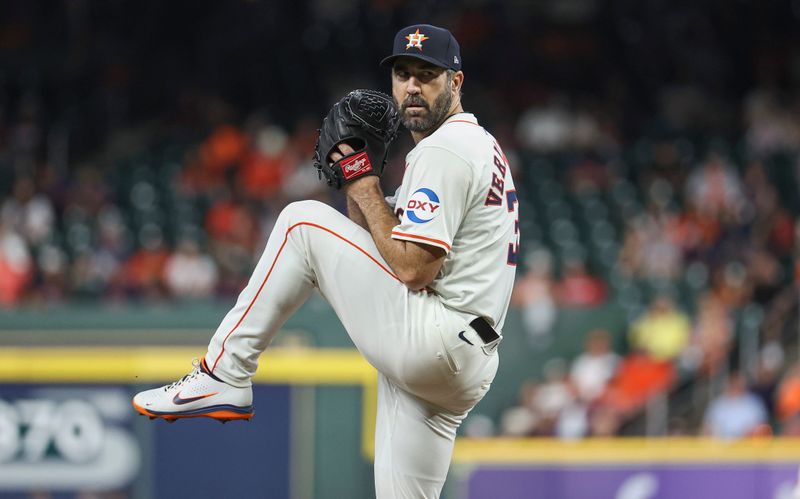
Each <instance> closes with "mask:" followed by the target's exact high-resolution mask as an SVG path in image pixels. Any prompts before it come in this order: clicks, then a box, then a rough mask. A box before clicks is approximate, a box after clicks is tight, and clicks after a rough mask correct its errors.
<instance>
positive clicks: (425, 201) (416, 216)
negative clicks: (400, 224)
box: [406, 187, 441, 224]
mask: <svg viewBox="0 0 800 499" xmlns="http://www.w3.org/2000/svg"><path fill="white" fill-rule="evenodd" d="M440 208H441V202H440V201H439V196H437V195H436V193H435V192H433V191H432V190H431V189H428V188H426V187H423V188H421V189H417V190H416V191H414V193H413V194H411V197H410V198H409V199H408V202H407V203H406V218H408V219H409V220H411V221H412V222H414V223H418V224H424V223H426V222H430V221H431V220H433V219H434V218H436V217H437V216H438V215H439V211H440Z"/></svg>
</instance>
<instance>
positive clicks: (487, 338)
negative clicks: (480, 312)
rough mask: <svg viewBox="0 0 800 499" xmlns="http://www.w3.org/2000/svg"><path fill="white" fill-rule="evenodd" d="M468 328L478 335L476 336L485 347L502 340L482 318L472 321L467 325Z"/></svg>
mask: <svg viewBox="0 0 800 499" xmlns="http://www.w3.org/2000/svg"><path fill="white" fill-rule="evenodd" d="M469 326H470V327H471V328H472V329H474V330H475V332H476V333H478V336H480V338H481V340H483V343H484V344H486V345H491V344H492V343H493V342H497V341H498V340H499V339H500V338H502V336H500V334H498V333H497V331H495V330H494V328H493V327H492V326H490V325H489V323H488V322H486V319H484V318H483V317H478V318H477V319H474V320H473V321H472V322H470V323H469Z"/></svg>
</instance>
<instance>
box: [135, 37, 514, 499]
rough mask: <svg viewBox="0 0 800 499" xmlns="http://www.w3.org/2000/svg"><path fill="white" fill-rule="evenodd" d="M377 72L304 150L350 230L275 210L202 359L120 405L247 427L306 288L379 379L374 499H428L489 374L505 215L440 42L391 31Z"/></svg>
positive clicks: (460, 79)
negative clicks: (339, 201)
mask: <svg viewBox="0 0 800 499" xmlns="http://www.w3.org/2000/svg"><path fill="white" fill-rule="evenodd" d="M381 65H382V66H384V67H387V68H389V69H390V70H391V82H392V96H391V97H389V96H387V95H384V94H381V93H380V92H375V91H370V90H356V91H353V92H351V93H350V94H348V95H347V96H345V97H344V98H343V99H342V100H341V101H339V102H338V103H337V104H336V105H335V106H334V107H333V109H331V111H330V112H329V113H328V115H327V117H326V118H325V120H324V122H323V124H322V127H321V129H320V135H319V139H318V142H317V148H316V157H315V163H316V167H317V169H318V172H319V174H320V176H321V177H322V178H323V179H324V180H325V181H326V182H327V183H328V185H330V186H331V187H332V188H335V189H342V190H343V191H344V193H345V194H346V196H347V205H348V214H349V217H345V216H344V215H342V214H340V213H339V212H337V211H336V210H334V209H333V208H331V207H329V206H327V205H325V204H322V203H319V202H316V201H302V202H297V203H292V204H290V205H288V206H287V207H286V208H285V209H284V210H283V211H282V213H281V214H280V216H279V218H278V221H277V223H276V225H275V228H274V230H273V231H272V234H271V235H270V237H269V240H268V242H267V245H266V248H265V250H264V253H263V255H262V256H261V259H260V260H259V262H258V264H257V266H256V268H255V270H254V271H253V275H252V277H251V278H250V281H249V283H248V284H247V286H246V287H245V288H244V290H243V291H242V292H241V294H240V295H239V298H238V300H237V302H236V304H235V305H234V307H233V308H232V309H231V310H230V312H228V314H227V315H226V316H225V318H224V319H223V320H222V322H221V324H220V325H219V327H218V328H217V330H216V333H215V334H214V336H213V338H212V339H211V342H210V344H209V347H208V352H207V353H206V355H205V357H204V358H203V359H201V361H199V362H196V363H195V366H194V369H193V370H192V371H191V372H190V373H189V374H187V375H186V376H184V377H183V378H182V379H180V380H178V381H176V382H174V383H172V384H170V385H167V386H164V387H161V388H156V389H153V390H148V391H144V392H141V393H139V394H137V395H136V396H135V397H134V399H133V405H134V407H135V408H136V410H137V411H138V412H140V413H141V414H145V415H148V416H151V417H158V418H163V419H167V420H174V419H178V418H187V417H200V416H203V417H210V418H215V419H218V420H222V421H225V420H232V419H249V418H251V417H252V416H253V401H252V390H251V377H252V376H253V374H254V373H255V372H256V368H257V365H258V359H259V356H260V355H261V353H262V352H263V351H264V350H265V349H266V348H267V346H269V344H270V342H271V341H272V338H273V337H274V336H275V334H276V333H277V331H278V330H279V328H280V327H281V325H282V324H283V323H284V322H285V321H286V319H287V318H288V317H289V316H290V315H291V314H293V313H294V312H295V311H296V310H297V309H298V307H299V306H300V305H301V304H302V303H303V302H304V301H305V300H306V298H307V297H308V296H309V294H310V293H311V291H312V290H313V289H314V288H317V289H319V291H320V292H321V294H322V295H323V296H324V297H325V298H326V299H327V300H328V302H329V303H330V304H331V306H332V307H333V309H334V310H335V311H336V314H337V315H338V317H339V319H340V320H341V321H342V324H343V325H344V327H345V329H346V330H347V332H348V334H349V335H350V337H351V338H352V340H353V343H354V344H355V346H356V347H357V348H358V350H359V351H360V352H361V353H362V354H363V355H364V357H365V358H366V359H367V360H368V361H369V362H370V363H371V364H372V365H373V366H375V368H376V369H377V370H378V377H379V381H378V384H379V388H378V408H377V422H376V434H375V490H376V495H377V497H378V498H379V499H384V498H414V499H418V498H436V497H439V494H440V491H441V489H442V486H443V484H444V481H445V478H446V475H447V470H448V468H449V465H450V458H451V454H452V450H453V443H454V440H455V436H456V430H457V429H458V427H459V425H460V424H461V423H462V421H463V420H464V418H465V417H466V416H467V414H468V413H469V411H470V410H471V409H472V408H473V407H474V406H475V404H477V403H478V401H480V400H481V398H482V397H483V396H484V395H485V394H486V392H487V390H489V386H490V385H491V383H492V380H493V379H494V376H495V373H496V371H497V366H498V344H499V343H500V340H501V338H502V335H501V333H500V332H501V331H502V329H503V323H504V321H505V317H506V312H507V309H508V303H509V299H510V296H511V289H512V285H513V281H514V273H515V268H516V263H517V258H518V253H519V246H518V245H519V222H518V220H519V219H518V203H517V196H516V191H515V189H514V181H513V180H512V178H511V169H510V167H509V164H508V160H507V159H506V156H505V155H504V154H503V151H502V149H501V148H500V145H499V144H498V143H497V141H496V140H495V139H494V137H492V135H491V134H490V133H489V132H487V131H486V130H485V129H484V128H483V127H481V125H480V124H479V122H478V120H477V118H476V117H475V116H473V115H472V114H470V113H466V112H464V110H463V108H462V105H461V88H462V85H463V83H464V73H463V72H462V70H461V68H462V61H461V54H460V50H459V45H458V43H457V41H456V39H455V38H454V37H453V35H452V34H451V33H450V32H449V31H447V30H446V29H443V28H439V27H435V26H431V25H427V24H419V25H413V26H409V27H407V28H403V29H401V30H400V31H399V32H398V33H397V35H396V36H395V38H394V47H393V51H392V53H391V55H389V56H388V57H386V58H385V59H384V60H383V61H382V62H381ZM399 123H402V124H403V125H404V126H405V128H406V129H408V130H409V131H410V132H411V136H412V137H413V139H414V142H415V144H416V145H415V147H414V148H413V149H412V150H411V151H410V152H409V153H408V155H407V156H406V167H405V173H404V175H403V181H402V183H401V185H400V187H399V189H398V190H397V192H396V193H395V194H394V195H392V196H388V197H386V196H384V193H383V192H382V191H381V187H380V184H379V177H380V175H381V173H382V172H383V169H384V166H385V163H386V158H387V155H388V147H389V145H390V144H391V142H392V140H393V139H394V137H395V135H396V133H397V128H398V126H399Z"/></svg>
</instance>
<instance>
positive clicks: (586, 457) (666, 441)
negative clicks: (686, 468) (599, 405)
mask: <svg viewBox="0 0 800 499" xmlns="http://www.w3.org/2000/svg"><path fill="white" fill-rule="evenodd" d="M454 460H455V461H458V462H461V463H493V464H501V463H503V464H512V465H513V464H522V463H525V464H590V465H591V464H594V465H600V464H614V463H618V464H622V463H627V464H650V463H654V464H665V463H711V462H714V463H735V462H742V463H744V462H786V461H788V462H798V463H800V438H794V439H789V438H756V439H748V440H739V441H730V442H729V441H721V440H716V439H710V438H691V437H681V438H588V439H582V440H575V441H563V440H556V439H548V438H524V439H511V438H492V439H480V440H477V439H467V438H459V439H458V441H457V442H456V448H455V454H454Z"/></svg>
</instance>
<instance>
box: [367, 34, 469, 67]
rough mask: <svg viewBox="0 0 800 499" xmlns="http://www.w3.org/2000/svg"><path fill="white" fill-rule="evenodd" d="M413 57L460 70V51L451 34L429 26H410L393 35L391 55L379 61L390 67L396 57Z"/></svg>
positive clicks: (382, 64)
mask: <svg viewBox="0 0 800 499" xmlns="http://www.w3.org/2000/svg"><path fill="white" fill-rule="evenodd" d="M403 56H407V57H414V58H416V59H422V60H423V61H428V62H430V63H431V64H434V65H436V66H439V67H440V68H445V69H452V70H453V71H460V70H461V50H460V48H459V46H458V42H457V41H456V39H455V37H454V36H453V34H452V33H450V32H449V31H447V30H446V29H444V28H439V27H438V26H431V25H430V24H412V25H411V26H408V27H406V28H403V29H401V30H400V31H398V32H397V34H396V35H394V50H392V55H390V56H389V57H386V58H385V59H383V60H382V61H381V66H383V67H391V66H392V64H393V63H394V60H395V59H397V58H398V57H403Z"/></svg>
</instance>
